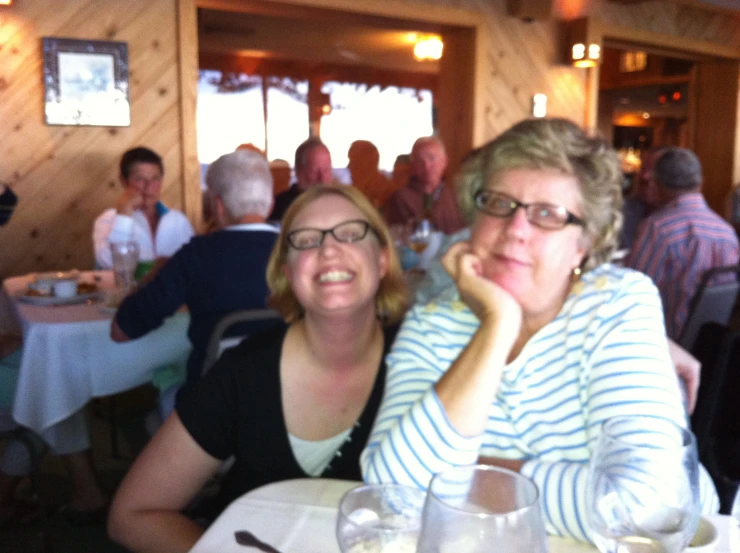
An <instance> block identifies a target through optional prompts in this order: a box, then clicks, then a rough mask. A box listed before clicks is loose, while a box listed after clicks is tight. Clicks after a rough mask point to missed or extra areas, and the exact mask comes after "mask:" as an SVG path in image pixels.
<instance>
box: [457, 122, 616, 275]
mask: <svg viewBox="0 0 740 553" xmlns="http://www.w3.org/2000/svg"><path fill="white" fill-rule="evenodd" d="M511 169H536V170H541V171H553V172H556V173H560V174H564V175H571V176H574V177H575V178H576V180H577V181H578V185H579V191H580V196H581V208H582V210H583V220H584V221H585V223H586V225H585V229H584V233H585V236H586V237H587V239H588V241H589V244H588V245H589V254H588V259H587V260H586V262H585V264H584V266H583V269H584V270H589V269H593V268H594V267H597V266H598V265H600V264H602V263H605V262H607V261H609V259H610V258H611V255H612V253H613V252H614V250H615V249H616V247H617V243H618V240H619V234H620V231H621V229H622V189H621V182H622V170H621V165H620V162H619V157H618V156H617V153H616V152H615V151H614V148H612V147H611V146H609V145H608V144H607V143H606V142H605V141H604V140H601V139H599V138H591V137H589V136H588V135H586V133H585V132H584V131H583V130H582V129H581V128H580V127H579V126H578V125H576V124H575V123H573V122H571V121H567V120H565V119H528V120H525V121H522V122H520V123H517V124H516V125H514V126H513V127H511V128H510V129H509V130H507V131H505V132H504V133H503V134H501V135H500V136H499V137H498V138H496V139H494V140H492V141H491V142H489V143H488V144H486V145H485V146H483V147H482V148H481V149H480V152H478V153H476V154H475V155H472V156H470V159H469V160H468V162H467V163H465V164H464V165H463V167H462V170H461V174H460V176H459V180H458V186H459V188H458V202H459V203H460V211H461V212H462V213H472V212H473V211H474V210H475V200H474V196H475V194H476V192H478V190H480V189H481V188H483V187H485V186H487V185H488V184H489V183H490V182H491V181H492V180H495V179H496V178H497V177H498V176H500V175H501V174H502V173H503V172H505V171H508V170H511Z"/></svg>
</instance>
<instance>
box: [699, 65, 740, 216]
mask: <svg viewBox="0 0 740 553" xmlns="http://www.w3.org/2000/svg"><path fill="white" fill-rule="evenodd" d="M739 81H740V62H737V61H717V62H710V63H702V64H700V65H699V66H698V68H697V77H696V91H695V92H696V98H697V108H698V111H699V113H700V117H698V118H697V121H696V127H695V130H694V133H695V134H694V148H693V149H694V151H695V152H696V155H697V156H699V159H700V160H701V163H702V168H703V170H704V187H703V193H704V197H705V198H706V199H707V203H708V204H709V205H710V206H711V207H712V208H713V209H714V210H715V211H717V212H718V213H724V211H725V210H724V202H725V198H726V197H727V195H728V194H729V191H730V189H731V188H732V184H733V176H734V175H733V172H734V168H733V164H734V162H735V151H736V144H737V142H736V140H737V127H736V117H733V116H731V114H735V113H737V110H738V104H737V98H738V82H739ZM693 92H694V91H693V90H692V93H693ZM720 106H721V107H720Z"/></svg>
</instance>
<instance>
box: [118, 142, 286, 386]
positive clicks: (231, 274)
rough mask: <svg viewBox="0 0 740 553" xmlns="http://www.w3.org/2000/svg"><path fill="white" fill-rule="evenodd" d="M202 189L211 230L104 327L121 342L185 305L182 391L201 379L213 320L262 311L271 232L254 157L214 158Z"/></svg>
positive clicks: (266, 183)
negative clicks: (187, 348) (188, 345)
mask: <svg viewBox="0 0 740 553" xmlns="http://www.w3.org/2000/svg"><path fill="white" fill-rule="evenodd" d="M206 184H207V187H208V192H207V198H208V201H209V202H210V203H211V212H212V213H213V216H214V218H215V223H216V227H217V229H218V230H217V231H215V232H213V233H211V234H208V235H205V236H196V237H195V238H193V239H192V240H191V241H190V242H188V243H187V244H185V245H184V246H183V247H182V248H181V249H180V250H178V251H177V252H176V253H175V255H173V256H172V257H171V258H170V259H169V260H168V261H167V263H166V264H165V265H164V266H163V267H162V269H161V270H160V271H159V272H158V273H157V274H156V276H155V277H154V278H153V279H152V280H151V282H149V283H148V284H146V285H145V286H143V287H142V288H140V289H139V290H137V291H136V292H135V293H134V294H132V295H131V296H129V297H127V298H126V299H125V300H124V301H123V303H122V304H121V306H120V308H119V309H118V312H117V313H116V316H115V318H114V320H113V324H112V327H111V338H113V340H115V341H117V342H126V341H128V340H131V339H134V338H139V337H141V336H143V335H144V334H146V333H148V332H150V331H152V330H154V329H155V328H157V327H159V326H160V325H161V324H162V322H163V321H164V319H165V318H166V317H168V316H170V315H172V314H173V313H174V312H175V311H177V309H179V308H180V307H181V306H182V305H186V306H187V307H188V310H189V311H190V327H189V329H188V338H189V339H190V341H191V343H192V344H193V351H192V352H191V354H190V357H189V359H188V374H187V381H186V383H185V386H186V387H187V386H191V385H192V384H193V383H194V382H195V381H197V380H198V379H199V378H200V374H201V369H202V365H203V359H204V356H205V351H206V348H207V346H208V341H209V339H210V336H211V333H212V332H213V329H214V327H215V326H216V324H217V323H218V321H219V320H220V319H222V318H223V317H224V316H225V315H227V314H229V313H231V312H232V311H237V310H240V309H261V308H265V307H266V301H267V296H268V289H267V283H266V280H265V271H266V269H267V260H268V258H269V256H270V252H271V251H272V247H273V245H274V244H275V240H276V238H277V232H278V231H277V229H276V228H274V227H272V226H270V225H268V224H266V223H265V220H266V218H267V215H268V214H269V213H270V210H271V209H272V197H273V196H272V175H271V174H270V167H269V165H268V163H267V160H266V159H265V158H264V157H262V156H261V155H260V154H258V153H256V152H252V151H249V150H238V151H236V152H233V153H231V154H227V155H225V156H222V157H220V158H219V159H217V160H216V161H215V162H214V163H212V164H211V166H210V167H209V168H208V173H207V174H206Z"/></svg>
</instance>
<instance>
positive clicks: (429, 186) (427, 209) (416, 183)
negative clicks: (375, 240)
mask: <svg viewBox="0 0 740 553" xmlns="http://www.w3.org/2000/svg"><path fill="white" fill-rule="evenodd" d="M445 169H447V153H446V152H445V147H444V144H443V143H442V141H441V140H440V139H439V138H437V137H436V136H425V137H422V138H419V139H418V140H417V141H416V142H415V143H414V147H413V148H412V150H411V171H412V174H411V179H410V181H409V183H408V185H407V186H405V187H403V188H401V189H399V190H396V191H395V192H394V193H393V194H392V195H391V197H390V198H389V199H388V201H387V202H386V203H385V205H384V206H383V212H384V214H385V219H386V221H387V222H388V224H389V225H391V226H394V225H407V224H408V223H409V221H417V222H418V221H419V220H421V219H429V221H430V222H431V223H432V225H434V227H435V228H436V229H437V230H440V231H442V232H443V233H445V234H454V233H455V232H457V231H458V230H461V229H462V228H463V227H465V221H463V218H462V216H461V215H460V211H459V209H458V206H457V201H456V200H455V193H454V192H453V191H452V189H451V188H450V187H448V186H447V184H446V183H445V182H444V180H443V177H444V172H445Z"/></svg>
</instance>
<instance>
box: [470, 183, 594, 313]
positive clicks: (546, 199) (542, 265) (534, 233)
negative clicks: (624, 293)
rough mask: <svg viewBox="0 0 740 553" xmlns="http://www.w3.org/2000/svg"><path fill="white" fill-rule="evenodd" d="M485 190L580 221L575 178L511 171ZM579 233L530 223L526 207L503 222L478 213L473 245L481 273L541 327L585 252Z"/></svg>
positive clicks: (565, 291)
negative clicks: (549, 206) (546, 205)
mask: <svg viewBox="0 0 740 553" xmlns="http://www.w3.org/2000/svg"><path fill="white" fill-rule="evenodd" d="M487 189H493V190H497V191H500V192H504V193H506V194H508V195H509V196H511V197H513V198H515V199H516V200H518V201H520V202H524V203H537V202H542V203H549V204H554V205H561V206H563V207H565V208H566V209H567V210H568V211H569V212H571V213H573V214H574V215H576V216H578V217H582V216H583V213H582V211H581V209H580V192H579V188H578V183H577V181H576V178H575V177H573V176H568V175H562V174H558V173H552V172H547V171H542V170H537V169H510V170H508V171H504V172H503V173H502V174H500V175H499V176H498V177H497V178H494V179H493V180H491V181H490V182H489V184H488V186H487ZM585 243H586V241H585V238H584V237H583V230H582V228H581V227H579V226H577V225H566V226H565V227H563V228H561V229H558V230H546V229H542V228H539V227H536V226H534V225H532V224H531V223H530V222H529V221H528V220H527V217H526V215H525V212H524V209H517V210H516V211H515V212H514V214H513V215H512V216H510V217H507V218H497V217H491V216H489V215H485V214H483V213H480V212H478V214H477V215H476V219H475V223H474V224H473V230H472V237H471V245H472V248H473V252H474V253H475V254H476V255H477V256H478V257H479V258H480V259H481V261H482V264H483V275H484V276H485V277H486V278H488V279H490V280H492V281H493V282H495V283H496V284H498V285H499V286H501V287H502V288H504V289H505V290H506V291H507V292H509V293H510V294H511V295H512V296H513V297H514V299H516V301H517V302H518V303H519V304H520V305H521V306H522V311H523V313H524V317H525V321H526V320H527V319H530V320H531V321H532V322H533V323H534V324H535V325H544V324H545V323H547V322H549V321H550V320H552V319H553V318H554V317H555V316H556V315H557V313H558V312H559V311H560V308H561V307H562V305H563V302H564V300H565V297H566V296H567V294H568V291H569V289H570V284H571V274H572V272H573V269H574V268H576V267H579V266H580V264H581V261H582V260H583V257H584V256H585V254H586V248H585Z"/></svg>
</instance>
